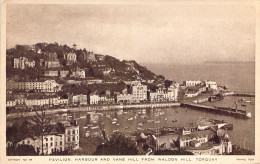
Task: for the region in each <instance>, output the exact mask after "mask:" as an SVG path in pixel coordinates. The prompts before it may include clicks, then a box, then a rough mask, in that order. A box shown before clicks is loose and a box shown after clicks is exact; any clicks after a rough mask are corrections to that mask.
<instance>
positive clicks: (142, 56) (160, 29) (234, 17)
mask: <svg viewBox="0 0 260 164" xmlns="http://www.w3.org/2000/svg"><path fill="white" fill-rule="evenodd" d="M38 42H47V43H53V42H58V43H60V44H67V45H69V46H72V44H74V43H75V44H77V45H78V48H86V49H87V50H90V51H94V52H95V53H100V54H104V55H111V56H114V57H117V58H119V59H133V60H136V61H138V62H141V63H173V62H174V63H178V62H180V63H191V62H199V61H208V60H221V61H222V60H224V61H226V60H228V61H230V60H232V61H234V60H239V61H240V60H245V61H252V60H254V48H255V7H254V6H253V5H251V4H250V3H248V5H245V4H243V5H210V6H209V5H159V6H158V5H150V6H147V5H8V6H7V48H11V47H14V46H15V45H16V44H35V43H38Z"/></svg>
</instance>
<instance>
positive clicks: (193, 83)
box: [183, 80, 202, 87]
mask: <svg viewBox="0 0 260 164" xmlns="http://www.w3.org/2000/svg"><path fill="white" fill-rule="evenodd" d="M200 84H202V81H200V80H186V81H183V85H184V86H186V87H192V86H197V85H200Z"/></svg>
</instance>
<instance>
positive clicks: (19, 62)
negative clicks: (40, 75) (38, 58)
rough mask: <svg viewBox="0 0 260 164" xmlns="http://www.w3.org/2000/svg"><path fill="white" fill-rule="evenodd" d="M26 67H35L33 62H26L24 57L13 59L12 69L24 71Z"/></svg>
mask: <svg viewBox="0 0 260 164" xmlns="http://www.w3.org/2000/svg"><path fill="white" fill-rule="evenodd" d="M26 67H32V68H33V67H35V61H34V60H28V59H27V58H26V57H20V58H14V68H20V69H25V68H26Z"/></svg>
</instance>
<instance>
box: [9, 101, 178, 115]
mask: <svg viewBox="0 0 260 164" xmlns="http://www.w3.org/2000/svg"><path fill="white" fill-rule="evenodd" d="M172 106H180V103H178V102H163V103H144V104H122V105H119V104H115V105H107V104H106V105H93V106H81V107H67V108H59V109H51V110H46V111H45V113H46V114H56V113H66V112H81V111H86V112H90V111H109V110H117V109H137V108H167V107H172ZM34 115H36V113H35V112H34V111H32V112H17V113H10V114H7V115H6V118H7V119H13V118H19V117H30V116H34Z"/></svg>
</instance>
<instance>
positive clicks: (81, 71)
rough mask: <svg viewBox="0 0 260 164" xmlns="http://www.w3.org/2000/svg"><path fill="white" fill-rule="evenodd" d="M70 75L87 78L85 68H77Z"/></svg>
mask: <svg viewBox="0 0 260 164" xmlns="http://www.w3.org/2000/svg"><path fill="white" fill-rule="evenodd" d="M70 77H75V78H85V77H86V74H85V70H84V69H76V70H74V71H72V74H71V75H70Z"/></svg>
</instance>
